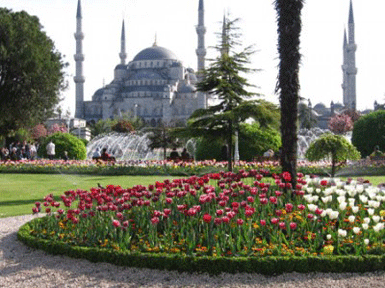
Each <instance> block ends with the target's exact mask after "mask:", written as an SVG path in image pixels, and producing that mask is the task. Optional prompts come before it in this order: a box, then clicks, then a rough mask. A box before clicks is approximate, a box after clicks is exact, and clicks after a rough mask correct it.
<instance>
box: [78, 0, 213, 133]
mask: <svg viewBox="0 0 385 288" xmlns="http://www.w3.org/2000/svg"><path fill="white" fill-rule="evenodd" d="M76 20H77V30H76V33H75V39H76V54H75V55H74V58H75V62H76V75H75V77H74V81H75V84H76V110H75V117H76V118H82V119H85V120H87V122H91V121H97V120H99V119H107V118H112V117H114V116H116V115H121V114H122V113H127V112H128V113H130V114H131V115H132V116H134V117H135V116H136V117H139V118H141V119H142V120H143V121H144V122H145V123H146V124H147V125H151V126H157V125H159V124H160V123H170V124H172V123H183V122H186V120H187V119H188V118H189V116H190V115H191V114H192V113H193V112H194V110H196V109H198V108H205V107H206V105H207V104H206V95H205V94H204V93H200V92H197V91H196V84H197V82H198V79H197V73H195V72H194V70H193V69H192V68H188V67H184V66H183V63H182V61H180V60H179V59H178V58H177V57H176V56H175V54H174V53H173V52H171V51H170V50H168V49H167V48H164V47H160V46H158V45H157V43H156V39H155V42H154V44H153V45H152V46H151V47H148V48H145V49H143V50H142V51H140V52H139V53H138V54H137V55H136V56H135V57H134V58H133V60H132V61H130V62H128V63H126V58H127V54H126V40H125V27H124V21H123V24H122V33H121V43H120V48H121V49H120V53H119V57H120V63H119V64H118V65H117V66H116V67H115V70H114V79H113V80H112V82H111V83H109V84H108V85H106V86H105V87H103V88H100V89H98V90H97V91H96V92H95V93H94V95H93V96H92V100H91V101H84V91H83V86H84V82H85V78H84V76H83V67H82V62H83V61H84V55H83V51H82V40H83V38H84V34H83V32H82V11H81V1H80V0H78V7H77V15H76ZM196 31H197V35H198V47H197V49H196V54H197V58H198V65H197V66H198V71H200V70H203V69H204V67H205V60H204V59H205V55H206V49H205V43H204V34H205V32H206V29H205V27H204V8H203V0H199V7H198V25H197V27H196Z"/></svg>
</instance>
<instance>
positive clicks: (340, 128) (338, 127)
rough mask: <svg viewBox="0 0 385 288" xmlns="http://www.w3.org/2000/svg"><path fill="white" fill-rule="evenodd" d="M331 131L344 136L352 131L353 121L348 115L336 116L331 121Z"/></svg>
mask: <svg viewBox="0 0 385 288" xmlns="http://www.w3.org/2000/svg"><path fill="white" fill-rule="evenodd" d="M328 126H329V130H330V131H332V132H333V133H334V134H338V135H344V134H346V132H349V131H352V129H353V121H352V118H350V116H349V115H347V114H341V115H335V116H333V117H332V118H330V120H329V125H328Z"/></svg>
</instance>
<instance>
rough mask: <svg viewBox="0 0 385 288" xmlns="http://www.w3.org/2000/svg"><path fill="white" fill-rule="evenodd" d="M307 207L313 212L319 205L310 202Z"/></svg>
mask: <svg viewBox="0 0 385 288" xmlns="http://www.w3.org/2000/svg"><path fill="white" fill-rule="evenodd" d="M307 208H308V209H309V210H310V211H311V212H314V211H315V209H317V205H314V204H308V205H307Z"/></svg>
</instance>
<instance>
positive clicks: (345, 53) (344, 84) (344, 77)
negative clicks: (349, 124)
mask: <svg viewBox="0 0 385 288" xmlns="http://www.w3.org/2000/svg"><path fill="white" fill-rule="evenodd" d="M347 56H348V40H347V38H346V29H344V44H343V64H342V67H341V68H342V85H341V86H342V95H343V96H342V101H343V103H344V104H345V103H347V102H348V100H347V93H348V90H347V87H348V84H347V81H348V76H347V68H348V64H347V63H348V57H347Z"/></svg>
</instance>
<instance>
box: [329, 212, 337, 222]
mask: <svg viewBox="0 0 385 288" xmlns="http://www.w3.org/2000/svg"><path fill="white" fill-rule="evenodd" d="M338 215H339V212H338V211H332V212H331V213H329V217H330V220H334V219H337V218H338Z"/></svg>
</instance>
